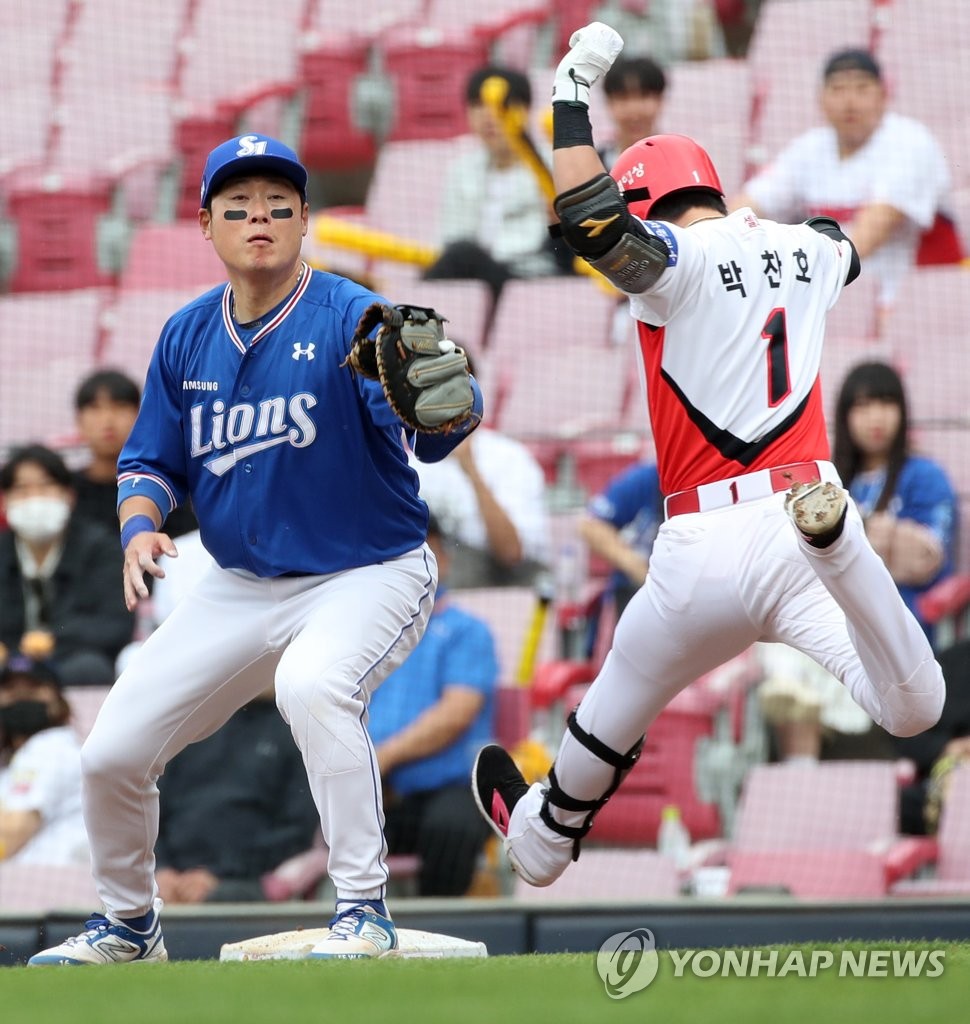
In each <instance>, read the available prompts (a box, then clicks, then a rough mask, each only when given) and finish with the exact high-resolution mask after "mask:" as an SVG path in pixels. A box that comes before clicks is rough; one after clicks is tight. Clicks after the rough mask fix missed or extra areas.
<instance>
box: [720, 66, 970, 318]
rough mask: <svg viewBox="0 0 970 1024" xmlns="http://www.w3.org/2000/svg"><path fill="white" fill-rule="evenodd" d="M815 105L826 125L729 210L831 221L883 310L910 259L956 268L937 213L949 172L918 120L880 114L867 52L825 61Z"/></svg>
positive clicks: (951, 237) (955, 252)
mask: <svg viewBox="0 0 970 1024" xmlns="http://www.w3.org/2000/svg"><path fill="white" fill-rule="evenodd" d="M821 107H822V112H823V114H824V116H825V120H826V121H827V122H828V123H827V124H826V125H825V126H824V127H819V128H813V129H811V130H810V131H807V132H805V133H804V134H802V135H799V136H798V137H797V138H796V139H795V140H794V141H793V142H791V143H790V144H789V145H788V146H787V147H786V148H785V149H783V150H782V152H781V153H779V154H778V155H777V156H776V157H775V159H774V160H772V161H771V162H770V163H769V164H768V165H767V166H766V167H764V168H763V169H762V170H761V171H760V172H759V173H758V174H756V175H755V176H754V177H753V178H752V179H751V180H750V181H748V182H747V184H746V185H745V186H744V188H743V190H742V195H740V196H738V197H737V198H736V199H735V200H734V201H733V202H732V204H731V206H732V208H733V209H737V208H739V207H744V206H750V207H751V208H752V209H753V210H754V211H755V212H756V213H758V214H760V215H762V216H764V217H770V218H772V219H775V220H792V219H798V218H800V217H805V218H807V217H812V216H816V215H827V216H831V217H834V218H835V219H836V220H838V221H839V222H840V223H841V224H842V226H843V228H844V230H845V232H846V234H848V235H849V237H850V238H851V239H852V241H853V243H854V244H855V247H856V249H857V251H858V253H859V256H860V257H861V258H862V264H863V268H864V273H866V274H867V275H872V276H873V277H874V278H876V279H878V280H879V282H880V302H881V305H882V306H883V307H884V309H885V308H888V307H889V306H890V305H891V303H892V300H893V297H894V295H895V292H896V289H897V286H898V283H899V281H900V279H901V278H902V277H903V276H904V275H905V273H906V272H907V270H908V269H909V268H910V267H912V266H913V265H914V264H915V263H916V261H917V255H918V254H919V256H920V261H921V262H933V263H944V262H957V261H959V259H960V257H961V255H962V250H961V247H960V243H959V239H958V238H957V236H956V233H955V231H954V229H953V222H952V220H951V219H949V217H948V216H947V215H946V214H944V213H943V210H944V208H945V205H946V201H947V192H948V190H949V187H950V174H949V170H948V168H947V164H946V160H945V158H944V155H943V151H942V149H941V148H940V145H939V143H938V142H937V141H936V139H935V138H934V137H933V136H932V135H931V134H930V132H929V131H928V130H927V128H926V127H925V126H924V125H922V124H920V123H919V122H918V121H914V120H911V119H910V118H906V117H902V116H900V115H899V114H896V113H892V112H890V111H888V110H887V94H886V86H885V83H884V81H883V76H882V71H881V69H880V66H879V64H878V63H877V62H876V60H875V58H874V57H873V56H872V54H870V53H869V52H868V51H866V50H857V49H849V50H840V51H839V52H837V53H834V54H833V55H832V56H830V57H829V58H828V60H827V61H826V62H825V66H824V69H823V72H822V88H821Z"/></svg>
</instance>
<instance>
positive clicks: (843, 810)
mask: <svg viewBox="0 0 970 1024" xmlns="http://www.w3.org/2000/svg"><path fill="white" fill-rule="evenodd" d="M897 785H898V783H897V769H896V764H895V762H892V761H828V762H825V761H823V762H820V763H815V764H811V763H809V764H802V763H786V764H763V765H756V766H755V767H754V768H752V769H751V772H750V773H749V775H748V777H747V779H746V780H745V783H744V787H743V790H742V793H741V801H740V804H739V806H738V816H737V820H736V823H735V830H734V834H733V836H732V838H731V841H730V843H729V845H728V852H727V864H728V866H729V867H730V869H731V879H730V883H729V892H730V893H731V894H732V895H734V894H738V893H743V892H759V891H760V892H765V891H767V892H774V893H785V894H787V895H790V896H793V897H796V898H800V899H802V898H807V899H854V898H855V899H861V898H873V897H882V896H884V895H886V893H887V891H888V888H889V885H890V883H891V882H893V881H894V880H895V878H894V875H896V873H897V872H906V870H907V865H906V864H905V857H901V854H902V853H904V852H905V851H908V850H911V848H912V847H911V844H906V843H905V841H904V840H901V839H900V837H899V836H898V835H897V820H898V812H897V803H898V792H897Z"/></svg>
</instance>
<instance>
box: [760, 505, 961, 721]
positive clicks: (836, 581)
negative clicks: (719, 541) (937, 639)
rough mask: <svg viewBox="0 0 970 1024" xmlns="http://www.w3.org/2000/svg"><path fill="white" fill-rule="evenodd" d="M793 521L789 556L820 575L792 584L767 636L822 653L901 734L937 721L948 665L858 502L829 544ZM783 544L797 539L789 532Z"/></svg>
mask: <svg viewBox="0 0 970 1024" xmlns="http://www.w3.org/2000/svg"><path fill="white" fill-rule="evenodd" d="M777 514H778V515H779V516H784V512H783V511H779V512H778V513H777ZM785 518H786V519H787V517H785ZM788 527H789V534H790V538H791V541H790V546H791V551H790V553H789V554H788V556H787V557H789V558H798V557H799V556H801V557H803V558H804V560H805V563H806V564H807V565H808V566H809V568H810V570H811V572H812V573H813V574H814V576H815V579H809V580H808V582H807V583H805V585H804V586H803V587H797V586H792V587H791V588H790V589H789V591H788V593H787V594H786V595H785V596H784V597H783V598H782V600H781V603H780V605H779V609H778V611H777V613H776V614H775V616H774V617H773V621H772V626H773V629H772V635H771V636H766V637H765V639H777V640H780V641H782V642H784V643H788V644H791V645H792V646H793V647H797V648H798V649H799V650H801V651H804V652H805V653H806V654H808V655H809V656H810V657H812V658H814V659H815V660H816V661H818V662H819V664H821V665H822V666H823V667H824V668H826V669H828V671H830V672H831V673H832V674H833V675H835V676H837V677H838V678H839V679H841V680H842V682H843V683H844V684H845V686H846V687H847V688H848V690H849V692H850V693H851V695H852V698H853V700H855V702H856V703H857V704H858V705H859V706H860V707H861V708H862V709H863V710H864V711H865V712H866V713H867V714H868V715H869V716H870V717H871V718H872V719H873V720H874V721H875V722H877V723H878V724H879V725H881V726H882V727H883V728H884V729H886V730H888V731H889V732H891V733H893V734H894V735H896V736H913V735H915V734H916V733H920V732H923V731H924V730H925V729H928V728H929V727H930V726H932V725H934V724H935V723H936V721H937V720H938V719H939V717H940V713H941V712H942V710H943V701H944V697H945V683H944V680H943V672H942V669H941V668H940V666H939V665H938V664H937V662H936V659H935V657H934V655H933V650H932V648H931V647H930V644H929V641H928V640H927V639H926V635H925V634H924V632H923V630H922V628H921V627H920V625H919V623H918V622H917V621H916V619H915V618H914V617H913V615H912V614H911V613H910V611H909V609H908V608H907V607H906V605H905V604H904V603H903V600H902V598H901V597H900V596H899V591H898V590H897V588H896V584H895V583H894V582H893V579H892V576H890V574H889V570H888V569H887V568H886V566H885V564H884V563H883V561H882V559H881V558H880V557H879V555H877V554H876V552H875V551H874V550H873V548H872V546H871V545H870V544H869V541H868V539H867V538H866V535H865V530H864V527H863V524H862V519H861V517H860V515H859V513H858V510H857V509H856V507H855V504H854V503H853V502H851V501H850V503H849V508H848V512H847V515H846V522H845V529H844V530H843V532H842V536H841V537H840V538H839V539H838V540H837V541H836V542H835V543H834V544H832V545H831V546H830V547H828V548H821V549H819V548H813V547H812V546H811V545H809V544H808V543H806V542H805V541H804V539H803V538H802V537H801V535H800V534H799V533H798V531H797V530H796V529H795V528H794V526H793V525H792V524H791V523H790V522H789V523H788ZM782 543H783V544H784V545H786V546H787V545H788V544H789V540H788V537H787V536H786V537H784V538H783V540H782ZM816 580H817V584H816Z"/></svg>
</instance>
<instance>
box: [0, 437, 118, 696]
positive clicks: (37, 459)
mask: <svg viewBox="0 0 970 1024" xmlns="http://www.w3.org/2000/svg"><path fill="white" fill-rule="evenodd" d="M74 501H75V496H74V488H73V481H72V478H71V473H70V471H69V470H68V468H67V466H66V465H65V464H64V460H63V459H62V458H61V457H60V455H58V454H57V453H56V452H54V451H51V449H49V448H45V447H43V446H42V445H28V446H27V447H24V448H20V449H17V450H16V451H15V452H14V453H13V454H12V455H11V456H10V459H9V460H8V461H7V463H6V465H4V466H3V467H2V468H0V503H2V507H3V510H4V511H5V513H6V518H7V522H8V523H9V525H10V530H9V532H6V533H3V534H0V643H3V644H5V645H6V647H7V648H8V649H9V650H12V651H16V650H21V651H22V652H23V653H27V654H34V655H38V656H43V657H49V658H50V659H51V661H52V662H53V664H54V666H55V668H56V669H57V672H58V675H59V676H60V678H61V681H62V682H63V683H64V684H65V685H67V686H82V685H97V686H103V685H108V684H110V683H113V682H114V679H115V671H114V664H115V658H116V657H117V655H118V652H119V651H120V650H121V649H122V647H124V645H125V644H126V643H128V641H129V640H131V637H132V632H133V628H134V615H133V613H131V612H129V611H128V610H127V609H126V608H125V599H124V591H123V589H122V580H121V568H122V553H121V549H120V548H119V547H118V538H117V534H114V533H109V532H108V531H107V530H105V529H104V528H103V527H102V526H100V525H99V524H98V523H95V522H91V521H89V520H87V519H84V518H83V517H81V516H78V515H75V514H73V513H74Z"/></svg>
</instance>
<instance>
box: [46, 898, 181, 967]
mask: <svg viewBox="0 0 970 1024" xmlns="http://www.w3.org/2000/svg"><path fill="white" fill-rule="evenodd" d="M161 909H162V901H161V900H160V899H156V900H155V902H154V904H153V905H152V912H153V920H152V926H151V927H150V928H149V929H148V930H147V931H143V932H139V931H135V930H134V929H133V928H129V927H128V926H127V925H125V924H122V923H121V922H120V921H118V920H117V919H115V918H110V917H105V915H104V914H94V915H93V916H92V917H91V919H90V920H89V921H87V922H86V923H85V925H84V931H83V932H81V934H80V935H75V936H73V937H72V938H70V939H65V940H64V941H63V942H62V943H61V944H60V945H59V946H52V947H51V948H50V949H45V950H42V951H41V952H40V953H35V954H34V955H33V956H32V957H31V958H30V959H29V960H28V961H27V965H28V966H29V967H37V966H40V965H44V964H64V965H68V966H83V965H85V964H128V963H146V964H147V963H163V962H164V961H166V960H168V953H167V952H166V950H165V942H164V940H163V939H162V925H161V918H160V916H159V913H160V911H161Z"/></svg>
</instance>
